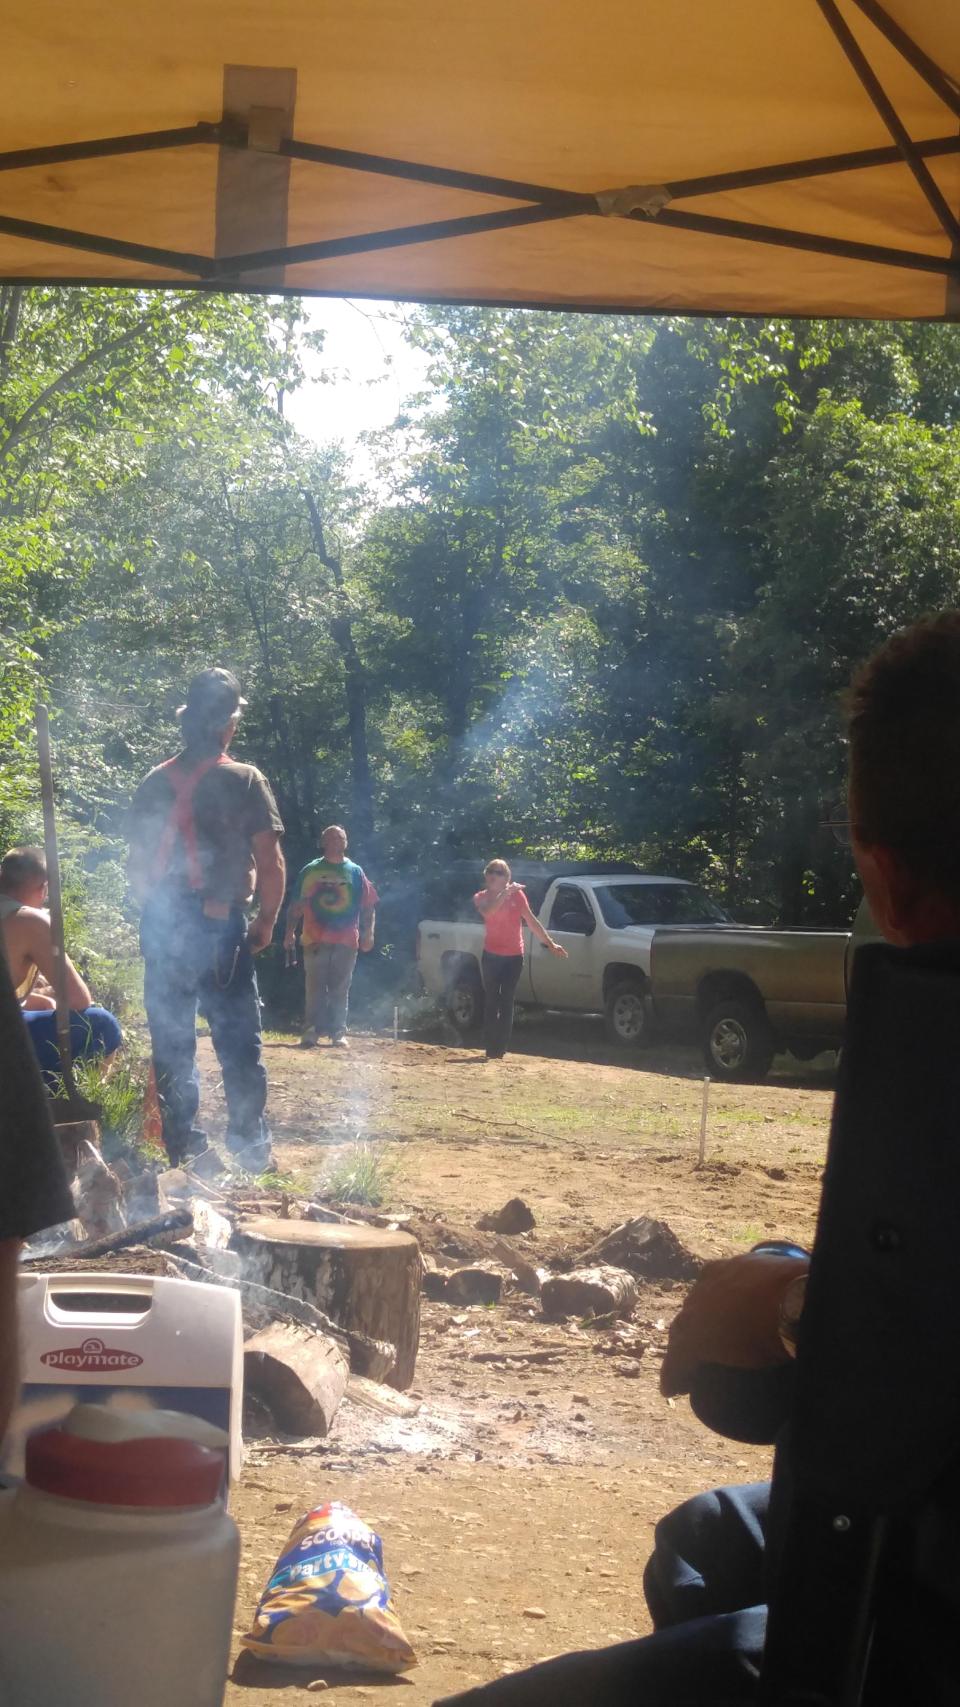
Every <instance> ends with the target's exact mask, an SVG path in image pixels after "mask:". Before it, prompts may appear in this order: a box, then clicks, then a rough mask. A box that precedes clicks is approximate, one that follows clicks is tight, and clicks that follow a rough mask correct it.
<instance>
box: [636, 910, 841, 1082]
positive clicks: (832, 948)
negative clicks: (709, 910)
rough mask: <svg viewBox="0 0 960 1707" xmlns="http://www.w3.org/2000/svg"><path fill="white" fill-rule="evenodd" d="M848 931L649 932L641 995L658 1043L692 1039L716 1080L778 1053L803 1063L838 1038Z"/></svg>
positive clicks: (751, 1069)
mask: <svg viewBox="0 0 960 1707" xmlns="http://www.w3.org/2000/svg"><path fill="white" fill-rule="evenodd" d="M852 940H853V939H852V936H851V932H850V931H817V930H811V931H802V930H795V931H775V930H764V929H761V928H751V927H746V926H722V927H720V928H717V929H706V930H697V931H685V932H682V933H680V932H675V931H670V930H663V931H658V932H657V933H656V936H655V937H654V941H653V947H652V951H651V972H650V982H651V999H652V1005H653V1012H654V1016H655V1019H656V1023H657V1025H658V1028H659V1029H660V1031H661V1032H662V1033H663V1034H664V1035H666V1036H668V1037H677V1038H699V1040H700V1042H701V1044H702V1046H703V1051H704V1058H705V1061H706V1065H707V1068H708V1070H709V1071H710V1072H711V1073H712V1074H713V1075H714V1076H715V1077H717V1078H726V1079H758V1078H763V1077H764V1075H765V1074H766V1072H767V1071H768V1070H769V1067H770V1063H771V1061H772V1060H773V1057H774V1055H775V1054H777V1053H778V1052H779V1051H782V1050H785V1049H788V1050H790V1052H791V1053H792V1054H793V1055H796V1056H797V1057H798V1059H800V1060H812V1059H813V1057H814V1056H815V1055H818V1054H820V1052H821V1051H822V1050H824V1049H836V1048H838V1047H839V1045H840V1043H841V1042H842V1039H843V1028H844V1023H845V1020H846V1011H847V963H848V959H849V955H850V948H851V942H852Z"/></svg>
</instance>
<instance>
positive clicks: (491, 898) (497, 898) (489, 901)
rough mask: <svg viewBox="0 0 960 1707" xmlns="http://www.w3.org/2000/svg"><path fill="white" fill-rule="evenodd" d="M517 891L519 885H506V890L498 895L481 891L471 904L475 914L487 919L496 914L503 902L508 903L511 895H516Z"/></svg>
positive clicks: (487, 890) (486, 890)
mask: <svg viewBox="0 0 960 1707" xmlns="http://www.w3.org/2000/svg"><path fill="white" fill-rule="evenodd" d="M519 889H520V885H519V883H508V884H507V887H506V889H501V891H500V893H499V895H495V894H494V893H493V890H492V889H481V891H480V893H479V895H475V896H474V898H473V904H474V906H475V907H476V909H477V912H478V913H482V915H483V917H484V918H485V919H488V918H489V917H490V914H491V913H498V912H499V911H500V908H501V907H502V906H503V905H504V904H505V902H507V901H509V899H510V897H511V895H516V894H517V893H518V892H519Z"/></svg>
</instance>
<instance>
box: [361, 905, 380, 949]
mask: <svg viewBox="0 0 960 1707" xmlns="http://www.w3.org/2000/svg"><path fill="white" fill-rule="evenodd" d="M376 923H377V909H376V907H361V909H360V952H361V954H369V953H370V950H371V949H372V947H373V933H374V929H375V927H376Z"/></svg>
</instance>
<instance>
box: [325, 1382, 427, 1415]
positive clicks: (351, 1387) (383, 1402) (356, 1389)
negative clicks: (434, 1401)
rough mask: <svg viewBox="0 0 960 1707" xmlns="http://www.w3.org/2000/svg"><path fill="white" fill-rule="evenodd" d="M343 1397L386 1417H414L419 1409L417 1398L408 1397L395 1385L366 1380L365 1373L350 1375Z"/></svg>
mask: <svg viewBox="0 0 960 1707" xmlns="http://www.w3.org/2000/svg"><path fill="white" fill-rule="evenodd" d="M344 1396H345V1398H347V1399H348V1400H349V1402H350V1403H351V1404H353V1405H361V1406H362V1407H363V1409H364V1410H367V1411H379V1412H380V1414H381V1415H382V1416H387V1417H415V1416H416V1414H417V1412H418V1411H419V1409H420V1400H419V1399H408V1398H407V1395H406V1393H398V1392H397V1390H396V1388H395V1387H384V1386H383V1384H382V1383H381V1382H380V1381H368V1380H367V1378H366V1376H365V1375H351V1377H350V1379H349V1381H348V1382H347V1391H346V1394H345V1395H344Z"/></svg>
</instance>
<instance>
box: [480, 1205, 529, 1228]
mask: <svg viewBox="0 0 960 1707" xmlns="http://www.w3.org/2000/svg"><path fill="white" fill-rule="evenodd" d="M536 1224H537V1223H536V1219H535V1217H534V1214H533V1210H532V1209H531V1208H530V1205H529V1204H528V1203H524V1201H523V1198H522V1197H511V1198H510V1199H509V1200H508V1202H506V1203H505V1204H504V1206H503V1208H502V1209H497V1210H494V1211H493V1212H492V1213H491V1214H489V1215H481V1217H480V1219H479V1221H478V1222H477V1226H478V1228H479V1229H480V1231H481V1232H483V1233H529V1231H530V1229H531V1227H535V1226H536Z"/></svg>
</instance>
